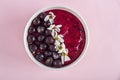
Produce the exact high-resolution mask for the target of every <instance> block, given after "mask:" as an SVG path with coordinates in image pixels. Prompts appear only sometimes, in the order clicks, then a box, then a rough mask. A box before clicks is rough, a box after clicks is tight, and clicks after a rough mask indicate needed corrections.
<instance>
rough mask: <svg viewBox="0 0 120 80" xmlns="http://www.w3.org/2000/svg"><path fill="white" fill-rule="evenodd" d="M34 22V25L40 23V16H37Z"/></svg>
mask: <svg viewBox="0 0 120 80" xmlns="http://www.w3.org/2000/svg"><path fill="white" fill-rule="evenodd" d="M32 23H33V25H39V24H40V20H39V19H38V18H35V19H34V20H33V22H32Z"/></svg>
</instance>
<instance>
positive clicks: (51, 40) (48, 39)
mask: <svg viewBox="0 0 120 80" xmlns="http://www.w3.org/2000/svg"><path fill="white" fill-rule="evenodd" d="M45 42H46V43H47V44H51V43H54V39H53V37H52V36H49V37H47V38H46V39H45Z"/></svg>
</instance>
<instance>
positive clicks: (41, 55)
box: [35, 53, 44, 61]
mask: <svg viewBox="0 0 120 80" xmlns="http://www.w3.org/2000/svg"><path fill="white" fill-rule="evenodd" d="M35 58H36V59H37V60H38V61H42V60H43V59H44V55H43V54H42V53H40V54H37V55H36V56H35Z"/></svg>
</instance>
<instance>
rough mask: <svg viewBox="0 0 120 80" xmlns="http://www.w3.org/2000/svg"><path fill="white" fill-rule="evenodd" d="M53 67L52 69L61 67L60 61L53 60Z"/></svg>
mask: <svg viewBox="0 0 120 80" xmlns="http://www.w3.org/2000/svg"><path fill="white" fill-rule="evenodd" d="M53 66H54V67H61V66H62V62H61V61H60V60H55V61H54V62H53Z"/></svg>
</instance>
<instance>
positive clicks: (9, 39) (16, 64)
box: [0, 0, 120, 80]
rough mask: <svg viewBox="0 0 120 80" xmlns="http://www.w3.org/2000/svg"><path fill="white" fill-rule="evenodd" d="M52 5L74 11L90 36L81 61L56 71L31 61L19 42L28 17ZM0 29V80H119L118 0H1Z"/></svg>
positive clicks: (119, 20) (119, 13) (119, 32)
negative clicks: (84, 23) (85, 24)
mask: <svg viewBox="0 0 120 80" xmlns="http://www.w3.org/2000/svg"><path fill="white" fill-rule="evenodd" d="M52 5H61V6H68V7H71V8H72V9H74V10H76V11H78V13H80V14H81V15H82V16H83V17H84V18H85V20H86V22H87V24H88V28H89V31H90V37H91V40H90V45H89V48H88V51H87V53H86V56H85V57H84V58H83V60H82V61H81V62H79V63H78V64H77V65H75V66H74V67H71V68H68V69H65V70H59V71H55V70H54V71H53V70H47V69H44V68H42V67H39V66H37V65H36V64H34V63H33V62H32V61H31V60H30V58H29V57H28V55H27V54H26V52H25V49H24V45H23V32H24V28H25V26H26V23H27V21H28V20H29V18H30V17H31V16H32V15H33V13H35V12H36V11H37V10H39V9H41V8H43V7H47V6H52ZM0 28H1V29H0V80H120V46H119V45H120V35H119V34H120V0H43V1H42V0H19V1H18V0H1V1H0Z"/></svg>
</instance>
